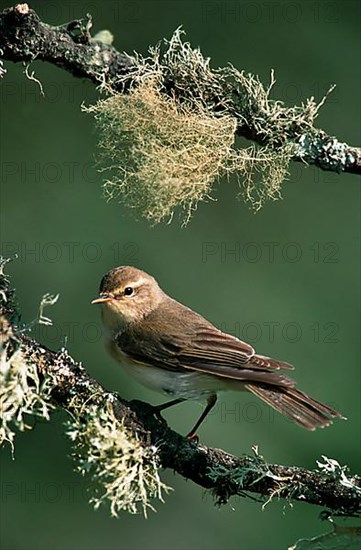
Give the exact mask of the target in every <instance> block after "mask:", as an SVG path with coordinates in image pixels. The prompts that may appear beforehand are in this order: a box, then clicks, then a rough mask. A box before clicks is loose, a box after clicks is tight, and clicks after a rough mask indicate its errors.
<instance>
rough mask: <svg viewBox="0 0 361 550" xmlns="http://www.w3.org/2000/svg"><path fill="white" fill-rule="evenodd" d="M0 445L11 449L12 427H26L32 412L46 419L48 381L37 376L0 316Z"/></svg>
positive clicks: (34, 366) (12, 442)
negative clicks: (8, 444)
mask: <svg viewBox="0 0 361 550" xmlns="http://www.w3.org/2000/svg"><path fill="white" fill-rule="evenodd" d="M1 325H2V326H1V329H2V330H1V332H2V335H1V342H0V445H2V444H4V443H5V442H8V443H10V445H11V447H12V449H14V438H15V431H14V428H17V429H19V430H20V431H24V430H26V429H30V428H31V425H30V424H29V418H30V417H32V416H36V417H41V418H43V419H45V420H49V417H50V411H51V409H52V408H53V407H52V405H51V403H50V391H51V382H50V379H49V378H46V379H44V380H43V379H41V378H40V376H39V373H38V369H37V366H36V365H35V364H32V363H31V362H29V359H28V358H25V357H24V355H23V353H22V351H21V348H20V347H19V343H18V341H17V339H16V337H15V336H14V335H13V333H12V329H11V327H10V326H9V325H8V323H7V321H6V319H5V318H1Z"/></svg>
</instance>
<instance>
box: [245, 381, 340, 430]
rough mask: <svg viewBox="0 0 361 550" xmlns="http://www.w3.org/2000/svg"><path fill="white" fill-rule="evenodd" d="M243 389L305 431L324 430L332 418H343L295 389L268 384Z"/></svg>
mask: <svg viewBox="0 0 361 550" xmlns="http://www.w3.org/2000/svg"><path fill="white" fill-rule="evenodd" d="M245 387H246V388H247V389H248V390H250V391H251V392H252V393H254V394H255V395H257V396H258V397H260V398H261V399H262V400H263V401H265V402H266V403H268V405H271V407H273V408H274V409H276V410H277V411H279V412H280V413H282V414H284V415H285V416H288V418H290V419H291V420H293V421H294V422H296V423H297V424H299V425H300V426H302V427H303V428H306V429H307V430H315V429H316V428H324V427H325V426H328V425H329V424H331V423H332V418H334V417H337V418H345V417H344V416H342V414H340V413H339V412H337V411H335V410H334V409H332V408H331V407H328V406H327V405H324V404H323V403H320V402H319V401H316V399H313V398H312V397H310V396H309V395H307V394H305V393H303V392H301V391H300V390H296V389H295V388H287V387H281V386H280V387H278V386H272V385H268V384H246V385H245Z"/></svg>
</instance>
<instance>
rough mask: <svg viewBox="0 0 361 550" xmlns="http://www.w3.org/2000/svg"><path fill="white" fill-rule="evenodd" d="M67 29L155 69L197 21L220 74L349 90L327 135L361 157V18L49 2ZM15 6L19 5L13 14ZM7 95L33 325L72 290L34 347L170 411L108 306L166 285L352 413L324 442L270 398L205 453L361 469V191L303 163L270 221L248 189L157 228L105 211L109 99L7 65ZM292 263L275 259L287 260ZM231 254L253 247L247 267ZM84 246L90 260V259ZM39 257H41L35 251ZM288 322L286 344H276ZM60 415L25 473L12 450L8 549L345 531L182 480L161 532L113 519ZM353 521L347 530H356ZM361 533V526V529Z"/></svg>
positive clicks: (48, 9) (266, 544)
mask: <svg viewBox="0 0 361 550" xmlns="http://www.w3.org/2000/svg"><path fill="white" fill-rule="evenodd" d="M31 5H32V7H34V8H35V9H36V10H37V11H38V13H39V14H40V15H41V17H42V18H43V19H44V20H45V21H47V22H49V23H51V24H61V23H64V22H67V21H69V20H72V19H74V18H77V17H80V16H82V15H84V14H85V13H86V12H90V13H92V14H93V18H94V27H93V30H94V32H96V31H99V30H101V29H104V28H107V29H109V30H111V32H112V33H113V34H114V35H115V42H114V44H115V46H116V47H117V48H118V49H119V50H124V51H127V52H132V50H137V51H139V52H141V53H143V54H145V53H146V50H147V47H148V46H149V45H153V44H155V43H157V42H158V41H159V40H160V39H162V38H163V37H167V38H168V37H170V36H171V34H172V32H173V31H174V29H175V28H177V27H178V26H179V25H183V27H184V29H185V31H186V32H187V39H188V40H189V41H190V42H191V43H192V45H194V46H195V47H196V46H200V47H201V49H202V52H203V53H204V55H205V56H209V57H211V59H212V66H213V67H216V66H223V65H226V64H227V63H228V62H231V63H232V64H234V65H235V66H236V67H238V68H240V69H244V70H245V71H250V72H252V73H255V74H259V75H260V77H261V79H262V80H263V82H264V83H268V81H269V73H270V69H271V68H274V69H275V74H276V79H277V84H276V86H275V89H274V94H273V97H274V98H278V99H282V100H284V101H285V102H286V104H287V105H291V104H294V103H297V102H298V103H299V102H300V101H304V100H305V99H306V98H307V97H309V96H310V95H315V97H316V99H320V98H321V97H322V96H323V94H324V93H325V91H327V89H328V88H329V86H330V85H331V84H333V83H336V84H337V88H336V90H335V91H334V92H333V94H332V95H331V96H330V97H329V99H328V101H327V102H326V104H325V106H324V107H323V108H322V110H321V113H320V116H319V119H318V125H319V126H320V127H323V128H324V129H325V130H326V131H328V132H329V133H331V134H334V135H337V136H338V138H339V139H340V140H345V141H347V142H348V143H350V144H354V145H357V144H359V143H360V133H359V121H360V103H359V82H360V69H359V67H360V66H361V64H360V54H359V52H360V48H359V46H360V44H359V42H360V41H359V15H360V8H359V3H357V2H352V1H346V2H313V1H310V2H300V1H295V2H287V1H285V2H267V1H266V2H264V1H252V2H223V1H219V2H207V1H204V2H202V1H199V2H186V1H185V2H178V1H169V2H165V1H164V2H153V1H139V0H134V1H127V2H112V1H106V2H104V1H103V2H100V1H99V2H97V1H92V2H83V1H77V2H74V3H72V2H67V1H65V2H64V1H62V2H60V1H58V0H56V1H55V0H53V1H52V2H36V1H34V2H32V4H31ZM2 7H5V4H4V2H2ZM6 68H7V70H8V73H7V75H6V77H5V78H4V79H3V81H2V83H1V84H0V85H1V106H2V113H1V149H2V165H1V168H2V181H1V198H2V221H1V239H2V251H3V253H5V254H11V253H13V252H18V254H19V259H18V260H17V261H15V262H13V263H12V264H11V265H10V266H9V267H8V273H9V274H10V275H11V276H12V281H13V283H14V285H15V287H16V289H17V294H18V298H19V302H20V306H21V310H22V313H23V320H24V322H27V323H28V322H30V321H31V320H32V319H34V318H35V317H36V315H37V311H38V304H39V301H40V299H41V296H42V295H43V294H44V293H45V292H50V293H54V294H56V293H58V292H59V293H60V298H59V301H58V303H57V304H56V306H54V307H53V308H52V309H51V311H50V310H48V313H49V314H50V316H51V317H52V319H53V320H54V323H55V327H54V328H51V329H44V327H40V328H39V327H38V328H34V335H35V336H37V337H39V338H41V340H42V341H43V342H44V343H45V344H47V345H49V346H51V347H53V348H56V349H59V348H60V347H61V346H63V345H64V344H66V345H67V347H68V349H69V350H70V353H71V354H72V355H73V356H74V357H75V358H76V359H78V360H80V361H82V362H83V363H84V365H86V367H87V369H88V370H89V372H90V373H91V375H93V376H94V377H96V378H97V379H98V380H99V381H100V382H101V383H102V384H103V385H104V386H105V387H106V388H108V389H110V390H115V391H118V392H120V393H121V394H122V395H123V396H124V397H126V398H140V399H144V400H148V401H150V402H152V403H160V402H162V399H163V398H162V397H161V396H159V395H157V394H154V393H152V392H151V391H148V390H146V389H144V388H143V387H141V386H139V385H138V384H137V383H136V382H135V381H132V380H130V379H128V378H127V377H126V375H125V374H124V373H123V372H122V370H121V369H120V368H119V366H118V365H117V364H115V363H114V362H113V361H112V360H111V359H110V358H109V357H108V356H107V355H106V353H105V351H104V350H103V345H102V342H101V340H100V328H99V327H100V323H99V311H98V310H97V309H96V308H94V307H92V306H91V305H90V300H91V299H92V298H93V297H94V296H95V295H96V293H97V288H98V284H99V280H100V278H101V276H102V275H103V274H104V273H105V272H106V271H107V270H108V269H110V268H112V267H114V266H115V265H121V264H132V265H136V266H138V267H140V268H142V269H144V270H146V271H148V272H150V273H152V274H153V275H154V276H155V277H156V278H157V279H158V280H159V282H160V284H161V286H162V287H163V288H164V289H165V290H166V291H167V292H169V293H170V294H171V295H172V296H174V297H175V298H177V299H178V300H180V301H182V302H184V303H186V304H187V305H189V306H190V307H192V308H193V309H195V310H196V311H199V312H200V313H202V314H204V315H205V316H207V317H208V318H209V319H210V320H211V321H212V322H214V323H215V324H216V325H217V326H219V327H221V328H223V329H225V330H228V331H229V332H233V333H235V334H237V335H238V336H240V337H242V338H243V339H247V340H248V341H250V342H251V343H253V344H254V345H255V346H256V347H257V350H258V351H259V352H260V353H263V354H269V355H272V356H274V357H278V358H280V359H284V360H286V361H289V362H292V363H293V364H295V366H296V371H295V378H296V379H297V381H298V382H299V387H300V388H302V389H304V390H305V391H308V392H309V393H310V394H312V395H313V396H315V397H316V398H319V399H320V400H323V401H324V402H327V403H330V404H333V405H334V406H336V407H337V408H338V409H339V410H340V411H342V412H343V413H344V414H345V415H346V416H347V417H348V421H347V422H343V421H338V422H336V423H335V424H334V425H333V426H331V427H330V428H328V429H325V430H318V431H317V432H312V433H309V432H307V431H303V430H302V429H301V428H298V427H297V426H295V425H293V424H291V423H290V422H288V421H287V420H285V419H284V418H283V417H281V416H280V415H278V414H276V413H275V414H273V413H272V412H270V409H268V408H267V407H266V406H264V405H263V404H262V403H261V402H259V401H257V400H256V398H255V397H252V396H248V395H243V394H231V393H230V394H225V395H223V396H222V397H221V399H220V401H219V404H218V406H217V408H216V410H215V412H214V413H213V414H212V415H210V417H209V418H208V420H207V422H206V423H205V424H204V426H203V427H202V428H201V431H200V436H201V440H202V442H204V443H206V444H208V445H213V446H217V447H221V448H223V449H225V450H227V451H230V452H232V453H236V454H242V453H250V452H251V446H252V444H254V443H256V444H258V445H259V448H260V452H261V453H262V454H263V455H264V456H265V458H266V459H267V460H268V461H269V462H277V463H280V464H282V463H286V464H295V465H300V466H304V467H307V468H313V467H315V466H316V460H317V459H320V457H321V455H322V454H324V455H326V456H328V457H332V458H335V459H337V460H338V461H339V462H340V463H341V464H348V465H349V466H350V468H351V470H352V471H354V472H355V471H357V470H358V467H359V459H360V448H359V433H360V367H359V364H360V363H359V360H360V353H359V335H360V317H359V313H360V302H359V276H360V254H359V251H360V247H359V221H360V220H359V217H360V187H359V186H360V182H359V181H358V180H357V177H356V176H354V175H350V174H346V175H337V174H331V173H326V172H321V171H319V170H316V169H314V168H312V167H306V166H305V167H303V166H302V165H300V164H298V165H292V167H291V176H290V179H289V181H288V182H287V183H286V184H285V185H284V188H283V200H281V201H278V202H273V203H268V204H266V206H265V207H264V208H263V209H262V211H261V212H259V213H258V214H257V215H255V214H254V213H252V212H251V211H250V210H249V209H248V207H247V206H246V205H245V204H244V203H242V202H239V201H237V200H236V199H235V197H236V195H237V192H238V189H237V184H236V183H235V182H234V181H230V182H222V183H221V184H220V185H219V186H217V187H216V188H215V190H214V197H215V198H216V199H217V201H216V202H208V203H203V204H201V205H200V206H199V208H198V211H197V212H196V214H195V215H194V218H193V220H192V221H191V223H190V224H189V225H188V226H187V228H185V229H184V228H181V227H180V225H179V223H178V222H177V220H175V221H173V223H172V224H171V225H166V224H163V225H159V226H157V227H154V228H151V227H149V225H148V224H147V223H146V222H143V221H135V220H134V218H133V217H132V215H131V213H130V212H129V211H128V210H127V209H126V208H125V207H124V206H122V205H119V204H117V203H116V202H109V203H107V202H106V201H105V200H104V199H103V197H102V191H101V175H99V174H97V173H96V171H95V169H94V167H93V166H92V164H93V159H94V155H95V152H96V135H95V131H94V126H93V120H92V118H91V116H89V115H85V114H83V113H82V112H81V110H80V106H81V103H82V102H84V103H86V104H89V103H91V102H93V101H94V100H95V99H96V97H97V92H96V90H95V87H94V85H93V84H91V83H89V82H85V81H84V82H83V81H81V80H76V79H74V78H73V77H72V76H70V75H69V74H67V73H66V72H64V71H61V70H60V69H57V68H55V67H52V66H50V65H47V64H42V63H40V62H37V63H34V64H33V65H32V66H31V69H30V72H31V70H34V71H35V75H36V77H37V78H38V79H39V80H41V82H42V83H43V87H44V93H45V96H46V97H45V99H44V98H43V97H41V96H40V93H39V88H38V86H37V85H36V83H34V82H31V81H28V80H26V78H25V76H24V75H23V67H22V66H21V65H16V66H15V65H12V64H9V63H7V64H6ZM267 243H274V245H272V246H273V247H274V257H273V256H272V255H271V254H270V247H271V245H270V244H267ZM232 249H234V250H236V253H235V254H232ZM71 250H72V251H73V253H71ZM31 251H33V253H32V252H31ZM270 324H271V325H272V326H274V335H273V336H274V337H272V334H270V329H269V327H270ZM200 410H201V409H200V405H199V404H197V403H187V404H183V405H180V406H179V407H178V408H174V409H173V410H170V411H169V412H167V413H166V414H165V416H166V418H167V419H168V421H169V423H170V424H171V425H172V427H174V428H176V429H177V430H179V431H180V432H182V433H185V432H186V431H187V430H188V429H189V428H190V426H191V424H192V423H193V421H194V419H195V417H196V416H197V415H198V414H199V412H200ZM63 421H64V417H63V415H62V414H61V413H56V414H54V418H53V421H52V422H51V423H45V422H44V423H41V422H38V423H37V425H36V427H35V430H34V431H33V432H27V433H24V434H19V435H17V438H16V449H15V460H14V461H12V460H11V455H10V450H9V449H8V448H6V449H5V450H2V452H1V470H2V482H1V526H0V527H1V546H2V548H3V549H4V550H15V549H17V550H22V549H24V550H33V549H34V550H35V549H39V550H40V549H49V548H51V549H59V550H73V549H94V550H98V549H109V550H110V549H124V550H128V549H176V550H181V549H206V548H207V549H212V550H213V549H219V548H225V549H226V550H228V549H229V550H230V549H239V548H241V549H247V550H248V549H278V548H287V547H288V546H290V545H291V544H292V543H294V542H295V541H296V540H297V539H298V538H300V537H311V536H315V535H317V534H321V533H322V532H325V531H327V530H328V529H329V527H328V525H326V524H325V523H321V522H320V520H319V518H318V514H319V512H320V510H319V509H317V508H315V507H312V506H307V505H305V504H295V505H294V507H293V509H291V508H289V507H288V506H286V508H285V509H284V503H283V502H274V503H271V504H270V505H268V506H267V507H266V509H265V511H262V510H261V504H260V503H257V502H252V501H250V500H243V499H233V500H231V502H230V503H229V504H228V505H226V506H224V507H222V508H221V509H217V508H216V507H215V506H214V504H213V502H212V498H211V496H210V495H209V494H207V493H205V492H203V491H202V489H201V488H199V487H198V486H195V485H193V484H192V483H191V482H187V481H185V480H183V479H181V478H180V477H178V476H177V475H174V474H173V473H172V472H169V471H166V472H163V473H162V478H163V479H164V480H165V481H166V482H167V483H168V484H169V485H171V486H172V487H174V489H175V491H174V492H172V493H171V494H170V495H168V496H167V497H166V502H165V504H162V503H156V508H157V513H151V514H150V517H149V519H148V520H144V519H143V517H142V516H141V515H138V516H131V515H128V514H126V513H123V514H121V515H120V517H119V518H118V519H113V518H110V516H109V512H108V510H107V509H106V508H102V509H100V510H99V511H97V512H95V511H93V510H92V508H91V507H90V506H89V505H88V503H87V499H88V495H87V492H86V488H87V485H88V484H87V480H85V479H83V478H81V477H80V476H79V475H78V474H76V473H74V472H73V471H72V462H71V460H70V459H69V454H70V452H71V447H70V443H69V441H68V440H67V439H66V437H65V436H64V432H63V427H62V422H63ZM338 522H339V523H340V524H342V525H343V524H344V522H343V521H341V520H338ZM351 523H354V522H351Z"/></svg>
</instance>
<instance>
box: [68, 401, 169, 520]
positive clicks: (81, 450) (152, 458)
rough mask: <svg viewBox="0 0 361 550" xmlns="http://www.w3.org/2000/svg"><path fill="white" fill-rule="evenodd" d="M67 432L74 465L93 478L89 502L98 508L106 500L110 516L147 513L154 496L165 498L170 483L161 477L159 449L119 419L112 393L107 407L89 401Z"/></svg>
mask: <svg viewBox="0 0 361 550" xmlns="http://www.w3.org/2000/svg"><path fill="white" fill-rule="evenodd" d="M67 433H68V435H69V437H70V439H71V441H72V442H73V458H74V461H75V468H76V470H77V471H79V472H80V473H81V474H82V475H87V476H89V477H90V479H91V481H92V490H93V494H92V496H91V499H90V502H91V503H92V504H93V505H94V507H95V508H96V509H97V508H99V506H100V505H101V504H103V503H108V504H109V506H110V511H111V515H112V516H115V517H117V516H118V514H119V512H120V511H121V510H124V511H127V512H130V513H132V514H135V513H137V512H138V511H139V510H141V511H142V512H143V514H144V516H145V517H147V511H148V510H149V509H151V510H154V507H153V505H152V504H151V499H153V498H158V499H160V500H161V501H163V498H162V493H163V492H164V491H165V492H167V491H168V490H169V489H170V488H169V487H167V486H166V485H165V484H164V483H163V482H162V481H161V479H160V477H159V474H158V457H157V449H156V448H155V447H148V446H147V447H144V446H143V445H142V444H141V442H140V441H139V440H138V439H137V437H136V436H135V435H134V434H133V433H131V432H130V431H129V429H127V428H126V426H125V425H124V424H123V423H121V422H119V421H118V420H117V419H116V418H115V416H114V412H113V408H112V398H111V395H109V397H108V400H107V401H106V402H105V404H104V406H101V405H99V403H97V404H91V403H87V404H86V406H85V407H83V411H82V413H80V414H79V415H77V416H74V417H73V418H72V419H71V420H70V421H69V422H68V429H67Z"/></svg>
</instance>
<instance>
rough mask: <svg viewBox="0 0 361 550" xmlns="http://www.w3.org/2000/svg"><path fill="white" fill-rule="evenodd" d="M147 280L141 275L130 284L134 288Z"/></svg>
mask: <svg viewBox="0 0 361 550" xmlns="http://www.w3.org/2000/svg"><path fill="white" fill-rule="evenodd" d="M148 282H149V280H148V279H146V278H145V277H141V278H140V279H138V280H137V281H135V282H134V283H131V285H132V286H133V287H134V288H137V287H138V286H140V285H142V284H143V283H148Z"/></svg>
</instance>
